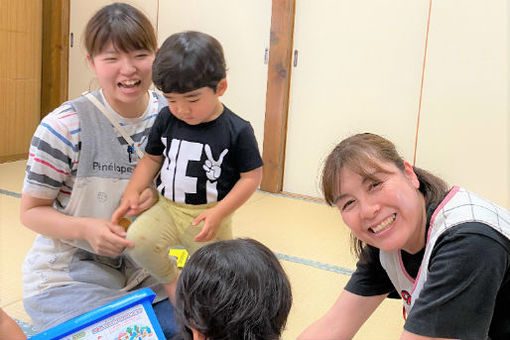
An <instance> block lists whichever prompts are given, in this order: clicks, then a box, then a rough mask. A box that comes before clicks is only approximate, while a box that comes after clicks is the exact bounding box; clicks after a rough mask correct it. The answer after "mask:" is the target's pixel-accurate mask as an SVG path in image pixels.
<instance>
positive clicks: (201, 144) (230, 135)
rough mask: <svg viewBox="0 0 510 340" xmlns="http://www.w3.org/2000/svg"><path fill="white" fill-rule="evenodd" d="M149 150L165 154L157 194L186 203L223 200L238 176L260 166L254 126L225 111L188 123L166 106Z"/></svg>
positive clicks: (161, 113) (147, 150) (158, 121)
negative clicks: (211, 119)
mask: <svg viewBox="0 0 510 340" xmlns="http://www.w3.org/2000/svg"><path fill="white" fill-rule="evenodd" d="M145 151H146V152H147V153H148V154H151V155H163V156H164V162H163V165H162V167H161V172H160V174H159V176H158V180H157V185H158V190H159V191H160V193H161V194H162V195H164V196H165V197H167V198H168V199H170V200H172V201H175V202H179V203H186V204H205V203H209V202H215V201H220V200H222V199H223V198H224V197H225V196H226V195H227V194H228V193H229V192H230V190H231V189H232V187H233V186H234V185H235V184H236V182H237V181H238V180H239V178H240V174H241V173H243V172H248V171H251V170H254V169H256V168H259V167H261V166H262V158H261V156H260V153H259V150H258V144H257V141H256V139H255V135H254V133H253V128H252V127H251V124H250V123H249V122H248V121H246V120H244V119H242V118H240V117H239V116H237V115H236V114H234V113H233V112H232V111H230V110H229V109H228V108H226V107H225V108H224V110H223V112H222V114H221V115H220V116H219V117H218V118H216V119H215V120H213V121H210V122H206V123H202V124H198V125H188V124H187V123H185V122H183V121H181V120H179V119H177V118H176V117H175V116H174V115H173V114H172V113H171V112H170V110H169V108H168V107H165V108H163V109H162V110H161V112H160V113H159V115H158V117H157V118H156V121H155V123H154V125H153V127H152V130H151V133H150V135H149V139H148V142H147V146H146V148H145Z"/></svg>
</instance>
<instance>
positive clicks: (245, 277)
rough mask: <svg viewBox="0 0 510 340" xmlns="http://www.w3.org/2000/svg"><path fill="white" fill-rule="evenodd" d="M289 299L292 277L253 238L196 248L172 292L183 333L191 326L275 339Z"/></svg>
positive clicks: (218, 336) (247, 338)
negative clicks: (173, 292) (290, 278)
mask: <svg viewBox="0 0 510 340" xmlns="http://www.w3.org/2000/svg"><path fill="white" fill-rule="evenodd" d="M291 304H292V293H291V288H290V283H289V280H288V278H287V275H286V274H285V272H284V270H283V268H282V266H281V264H280V262H279V261H278V259H277V258H276V256H275V255H274V254H273V252H271V250H269V248H267V247H266V246H265V245H263V244H262V243H260V242H258V241H255V240H253V239H235V240H229V241H219V242H216V243H212V244H209V245H206V246H204V247H202V248H200V249H199V250H198V251H197V252H196V253H195V254H193V255H192V256H191V258H190V259H189V260H188V263H186V266H185V267H184V269H183V271H182V273H181V275H180V277H179V280H178V283H177V289H176V292H175V316H176V320H177V322H178V324H180V326H181V328H182V329H181V334H180V336H181V337H182V339H191V331H190V328H194V329H196V330H197V331H199V332H200V333H202V334H204V335H205V337H206V339H210V340H262V339H264V340H272V339H274V340H277V339H279V338H280V335H281V332H282V331H283V329H284V327H285V324H286V321H287V316H288V314H289V311H290V307H291Z"/></svg>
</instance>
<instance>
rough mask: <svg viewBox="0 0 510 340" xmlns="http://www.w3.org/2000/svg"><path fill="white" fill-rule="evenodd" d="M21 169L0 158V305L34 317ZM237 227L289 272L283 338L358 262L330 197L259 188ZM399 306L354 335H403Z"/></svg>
mask: <svg viewBox="0 0 510 340" xmlns="http://www.w3.org/2000/svg"><path fill="white" fill-rule="evenodd" d="M24 168H25V162H24V161H18V162H11V163H4V164H0V306H1V307H2V308H3V309H4V310H5V311H6V312H7V313H8V314H9V315H11V316H12V317H13V318H15V319H17V320H20V321H24V322H28V323H29V322H30V318H29V317H28V315H27V314H26V313H25V311H24V309H23V304H22V295H23V293H22V289H21V264H22V262H23V259H24V257H25V254H26V252H27V251H28V249H29V248H30V246H31V244H32V241H33V239H34V237H35V233H33V232H32V231H30V230H29V229H27V228H25V227H23V226H22V225H21V223H20V222H19V203H20V194H21V187H22V183H23V176H24ZM234 234H235V236H238V237H252V238H255V239H257V240H259V241H261V242H263V243H264V244H266V245H267V246H268V247H269V248H271V249H272V250H273V251H274V252H275V253H276V254H277V255H278V256H279V258H280V260H281V262H282V264H283V266H284V268H285V270H286V271H287V274H288V275H289V278H290V280H291V284H292V292H293V296H294V301H293V306H292V310H291V313H290V316H289V319H288V323H287V329H286V331H285V332H284V334H283V338H282V339H285V340H291V339H295V338H296V336H297V335H298V334H299V333H300V332H301V331H302V330H303V329H304V328H305V327H306V325H308V324H309V323H311V322H312V321H313V320H315V319H317V318H318V317H319V316H321V315H322V314H323V313H324V312H325V311H326V310H327V309H329V307H330V306H331V304H333V302H334V301H335V300H336V298H337V296H338V294H339V292H340V291H341V289H342V287H343V286H344V285H345V283H346V282H347V280H348V279H349V274H350V272H351V271H352V270H353V269H354V264H355V259H354V258H353V257H352V255H351V254H350V252H349V234H348V231H347V228H346V227H345V226H343V225H342V222H341V219H340V215H339V213H338V212H337V211H336V210H335V209H332V208H330V207H328V206H326V205H325V204H321V203H317V202H312V201H307V200H301V199H295V198H290V197H286V196H282V195H273V194H268V193H265V192H257V193H255V194H254V195H253V196H252V197H251V198H250V200H249V201H248V202H247V203H246V204H245V205H244V206H243V207H241V208H240V209H239V210H238V211H237V213H236V215H235V217H234ZM401 310H402V305H401V302H400V301H398V300H386V301H384V303H383V304H382V306H381V307H380V308H379V309H378V310H377V312H376V313H375V314H374V315H373V316H372V317H371V319H370V320H369V321H368V322H367V323H366V324H365V325H364V326H363V328H362V329H361V330H360V332H359V333H358V334H357V335H356V337H355V338H354V339H356V340H385V339H396V338H398V337H399V335H400V333H401V329H402V325H403V320H402V317H401V315H402V313H401Z"/></svg>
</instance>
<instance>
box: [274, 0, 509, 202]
mask: <svg viewBox="0 0 510 340" xmlns="http://www.w3.org/2000/svg"><path fill="white" fill-rule="evenodd" d="M507 3H508V2H507V1H504V0H494V1H489V2H480V1H474V0H462V1H461V0H448V1H433V7H432V12H431V22H430V34H429V39H428V54H427V63H426V71H425V78H424V91H423V106H422V112H421V120H420V129H419V133H418V136H417V138H418V148H417V152H416V157H417V161H416V165H417V166H420V167H423V168H425V169H430V170H432V171H433V172H435V173H437V174H438V175H440V176H441V177H443V178H444V179H446V180H447V181H448V182H449V183H450V184H452V185H454V184H456V185H462V186H465V187H467V188H468V189H471V190H473V191H476V192H478V193H479V194H481V195H483V196H485V197H487V198H489V199H491V200H494V201H495V202H496V203H499V204H500V205H503V206H505V207H507V208H510V183H509V179H510V169H509V166H510V143H509V138H510V137H509V128H510V124H509V117H508V116H509V80H510V75H509V73H508V65H509V55H508V45H507V44H508V39H509V30H508V12H509V9H508V7H507V6H508V4H507ZM428 5H429V1H428V0H420V1H406V0H398V1H391V2H388V1H382V0H381V1H358V2H355V1H348V0H336V1H335V0H329V1H321V2H313V3H312V2H305V1H297V8H296V29H295V38H294V39H295V40H294V43H295V47H296V48H297V49H298V50H299V60H298V66H297V67H296V68H294V69H293V74H292V85H291V94H290V96H291V102H290V111H289V126H288V135H287V149H286V163H285V175H284V178H285V179H284V191H288V192H292V193H298V194H304V195H309V196H316V197H320V196H321V194H320V191H319V189H318V181H319V171H320V168H321V165H322V161H323V158H324V157H325V156H326V155H327V153H328V152H329V151H330V150H331V148H332V147H333V146H334V145H335V144H336V143H337V142H338V141H340V140H341V139H342V138H344V137H346V136H348V135H350V134H352V133H357V132H364V131H370V132H375V133H379V134H382V135H384V136H386V137H389V138H390V139H391V140H392V141H394V142H395V143H396V145H397V147H398V148H399V149H400V151H401V152H402V154H403V155H404V156H405V157H406V158H407V159H408V160H409V161H411V162H412V160H413V157H414V156H415V155H414V141H415V137H416V121H417V118H418V117H417V112H418V98H419V89H420V81H421V67H422V61H423V55H424V44H425V31H426V23H427V21H426V20H427V14H428Z"/></svg>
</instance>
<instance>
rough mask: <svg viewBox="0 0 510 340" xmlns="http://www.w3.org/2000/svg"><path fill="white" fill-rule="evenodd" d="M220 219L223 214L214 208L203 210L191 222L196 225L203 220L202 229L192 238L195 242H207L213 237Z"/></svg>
mask: <svg viewBox="0 0 510 340" xmlns="http://www.w3.org/2000/svg"><path fill="white" fill-rule="evenodd" d="M222 220H223V216H221V215H220V214H219V213H218V212H217V211H216V210H215V209H214V208H211V209H207V210H205V211H203V212H202V213H201V214H200V215H198V217H197V218H195V219H194V220H193V222H192V223H191V224H192V225H198V224H199V223H200V222H202V221H204V226H203V227H202V231H200V233H198V234H197V236H195V239H194V240H195V241H196V242H207V241H210V240H212V239H214V238H215V237H216V233H217V232H218V228H219V227H220V224H221V221H222Z"/></svg>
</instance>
